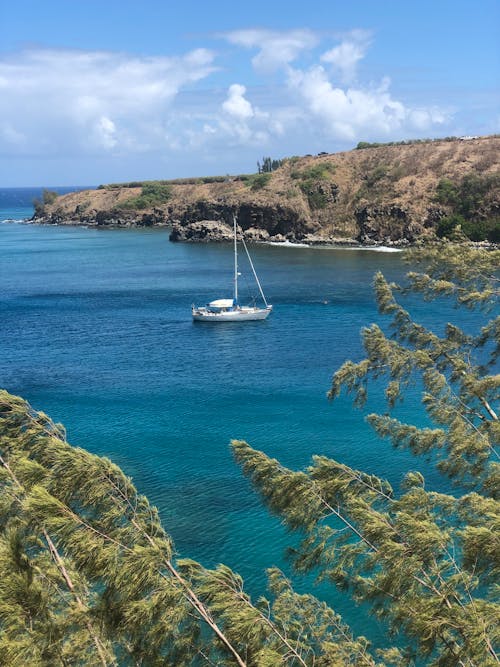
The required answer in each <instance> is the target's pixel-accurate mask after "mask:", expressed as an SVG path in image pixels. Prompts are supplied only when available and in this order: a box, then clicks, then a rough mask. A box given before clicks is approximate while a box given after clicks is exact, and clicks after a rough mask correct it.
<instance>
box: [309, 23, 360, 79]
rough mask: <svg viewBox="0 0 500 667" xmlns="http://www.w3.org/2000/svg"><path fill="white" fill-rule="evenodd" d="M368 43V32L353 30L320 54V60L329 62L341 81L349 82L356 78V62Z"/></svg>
mask: <svg viewBox="0 0 500 667" xmlns="http://www.w3.org/2000/svg"><path fill="white" fill-rule="evenodd" d="M369 45H370V33H368V32H367V31H364V30H353V31H352V32H351V33H349V35H347V36H346V37H345V38H344V39H343V40H342V42H341V43H340V44H339V45H338V46H335V47H334V48H333V49H330V50H329V51H327V52H326V53H324V54H323V55H322V56H321V61H322V62H325V63H329V64H331V65H332V66H333V68H334V70H337V71H338V72H339V74H340V78H341V81H343V82H344V83H349V82H351V81H353V80H354V79H355V78H356V68H357V65H358V62H359V61H360V60H362V59H363V58H364V57H365V55H366V52H367V50H368V47H369Z"/></svg>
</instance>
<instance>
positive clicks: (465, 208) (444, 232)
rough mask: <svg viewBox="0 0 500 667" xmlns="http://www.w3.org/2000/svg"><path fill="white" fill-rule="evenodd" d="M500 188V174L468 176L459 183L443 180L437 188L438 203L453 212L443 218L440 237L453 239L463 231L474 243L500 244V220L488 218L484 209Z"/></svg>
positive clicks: (439, 230) (438, 229) (439, 229)
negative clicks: (492, 194) (490, 197)
mask: <svg viewBox="0 0 500 667" xmlns="http://www.w3.org/2000/svg"><path fill="white" fill-rule="evenodd" d="M498 188H500V173H494V174H482V175H478V174H468V175H466V176H464V178H463V179H462V180H461V181H460V182H459V183H454V182H453V181H451V180H450V179H447V178H443V179H441V180H440V181H439V183H438V184H437V187H436V200H437V201H438V202H439V203H440V204H443V205H445V206H448V207H449V208H450V209H451V210H452V213H451V214H450V215H449V216H446V217H445V218H443V219H442V220H441V221H440V222H439V224H438V226H437V228H436V234H437V235H438V237H440V238H443V237H445V236H446V237H448V238H450V237H451V238H453V237H454V236H455V235H456V233H457V232H462V233H463V234H464V235H465V236H466V237H467V238H469V239H470V240H471V241H483V240H488V241H491V242H493V243H498V241H499V239H500V222H499V220H498V218H485V216H484V214H481V209H482V208H483V207H485V206H486V201H487V198H488V196H489V195H490V193H491V192H493V191H495V190H497V189H498Z"/></svg>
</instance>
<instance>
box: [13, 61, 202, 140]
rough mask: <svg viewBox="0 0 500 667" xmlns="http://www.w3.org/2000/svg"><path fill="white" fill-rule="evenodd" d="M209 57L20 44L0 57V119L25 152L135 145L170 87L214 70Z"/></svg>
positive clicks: (152, 134)
mask: <svg viewBox="0 0 500 667" xmlns="http://www.w3.org/2000/svg"><path fill="white" fill-rule="evenodd" d="M213 58H214V56H213V54H212V53H211V52H210V51H208V50H206V49H196V50H194V51H192V52H190V53H188V54H186V55H183V56H177V57H149V58H144V57H143V58H141V57H137V56H130V55H126V54H121V53H110V52H105V51H93V52H92V51H89V52H84V51H77V50H54V49H36V50H29V51H25V52H22V53H20V54H18V55H17V57H16V58H15V59H14V58H12V57H11V58H4V59H3V60H0V90H1V89H2V88H4V89H5V90H8V95H7V94H6V93H5V90H4V93H3V94H2V95H0V125H1V126H4V127H11V132H10V134H11V136H24V137H26V138H27V141H28V143H29V150H30V152H32V153H37V152H42V151H44V152H46V151H49V152H60V151H61V150H66V151H69V152H71V151H76V150H78V151H81V150H82V149H84V150H87V151H88V152H92V151H96V150H97V151H99V150H107V151H109V150H118V151H119V150H121V149H122V148H125V149H127V150H130V149H131V148H133V146H135V147H136V148H139V147H140V145H147V144H148V143H150V142H153V143H154V142H155V141H156V139H157V134H158V132H159V130H160V126H161V124H162V119H163V118H164V116H165V115H166V114H167V113H168V110H169V108H170V106H171V104H172V102H173V101H174V100H175V98H176V96H177V95H178V93H179V92H180V91H181V90H182V89H183V88H185V87H187V86H190V85H192V84H193V83H194V82H196V81H199V80H200V79H203V78H205V77H207V76H208V75H209V74H210V73H211V72H213V71H214V65H213ZM1 136H4V137H5V132H3V133H2V135H1ZM11 143H12V142H11ZM0 148H1V146H0ZM3 148H4V150H7V149H8V146H7V145H6V142H5V139H4V146H3Z"/></svg>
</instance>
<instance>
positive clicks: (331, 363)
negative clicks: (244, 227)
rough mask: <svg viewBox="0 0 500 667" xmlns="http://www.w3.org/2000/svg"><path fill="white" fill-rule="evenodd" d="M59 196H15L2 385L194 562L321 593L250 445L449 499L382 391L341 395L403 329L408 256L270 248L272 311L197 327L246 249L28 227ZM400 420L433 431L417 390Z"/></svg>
mask: <svg viewBox="0 0 500 667" xmlns="http://www.w3.org/2000/svg"><path fill="white" fill-rule="evenodd" d="M48 189H51V190H58V191H59V192H61V193H62V192H66V191H70V190H75V189H81V188H53V187H48ZM41 194H42V190H41V188H16V189H4V190H0V221H2V222H1V223H0V387H2V388H5V389H7V390H8V391H9V392H11V393H13V394H17V395H20V396H22V397H24V398H25V399H27V400H28V401H29V402H30V403H31V404H32V405H33V407H34V408H36V409H38V410H43V411H44V412H46V413H47V414H49V415H50V416H51V417H52V419H53V420H54V421H56V422H62V423H63V424H64V425H65V427H66V429H67V434H68V440H69V442H70V443H71V444H73V445H77V446H79V447H84V448H85V449H87V450H89V451H91V452H94V453H96V454H98V455H102V456H107V457H109V458H111V459H112V460H113V461H114V462H115V463H117V464H118V465H119V466H121V468H122V469H123V470H124V471H125V473H126V474H127V475H129V476H130V477H132V479H133V481H134V483H135V485H136V487H137V488H138V489H139V491H140V492H141V493H143V494H145V495H146V496H147V497H148V498H149V500H150V502H151V503H152V504H154V505H155V506H157V507H158V509H159V511H160V515H161V518H162V520H163V523H164V526H165V528H166V530H167V531H168V532H169V534H170V535H171V536H172V538H173V540H174V543H175V546H176V549H177V553H178V555H179V556H182V557H190V558H194V559H196V560H199V561H200V562H202V563H203V564H204V565H205V566H207V567H211V566H215V565H216V564H217V563H225V564H226V565H229V566H230V567H231V568H233V569H234V570H236V571H237V572H239V573H240V574H241V575H242V577H243V578H244V580H245V585H246V588H247V590H248V592H250V593H251V594H252V595H253V596H258V595H260V594H265V592H266V575H265V570H266V568H268V567H270V566H278V567H281V568H282V569H283V571H284V572H285V574H287V576H290V577H291V578H292V580H293V581H294V584H295V586H296V588H297V590H298V591H300V592H304V591H307V590H310V589H311V585H312V579H311V577H301V576H298V575H295V574H294V573H293V572H292V570H291V567H290V563H289V562H288V560H287V559H286V557H285V550H286V547H287V546H289V545H292V544H293V543H294V540H296V537H295V536H294V535H291V534H289V533H287V531H286V530H285V529H284V527H283V526H282V524H281V523H280V520H279V518H277V517H275V516H271V515H270V514H269V513H268V512H267V510H266V509H264V508H263V506H262V504H261V502H260V501H259V498H258V497H257V495H256V494H255V492H254V491H253V490H252V488H251V487H250V484H249V483H248V481H247V480H246V479H245V478H244V477H243V476H242V474H241V471H240V469H239V468H238V466H237V465H236V464H235V463H234V461H233V459H232V457H231V452H230V448H229V443H230V441H231V439H233V438H236V439H242V440H246V441H247V442H248V443H250V445H251V446H252V447H254V448H256V449H259V450H262V451H264V452H266V454H268V455H269V456H272V457H275V458H277V459H279V460H280V461H281V462H282V464H283V465H285V466H288V467H291V468H293V469H303V468H305V467H307V466H308V465H309V464H310V462H311V457H312V456H313V455H314V454H321V455H325V456H329V457H332V458H334V459H336V460H338V461H341V462H343V463H345V464H347V465H349V466H353V467H354V468H358V469H362V470H365V471H367V472H370V473H373V474H376V475H380V476H382V477H384V478H386V479H388V480H389V481H390V482H391V483H392V484H393V485H394V486H395V487H396V488H398V486H399V484H400V482H401V480H402V477H403V476H404V474H405V473H406V472H408V471H409V470H415V469H419V470H422V471H423V472H424V474H425V476H426V485H427V488H431V489H432V488H435V489H437V490H443V489H446V488H447V487H446V483H445V481H444V480H443V479H442V478H441V477H439V475H438V473H437V472H436V471H435V469H434V467H433V466H432V465H431V464H430V463H428V462H425V461H422V460H420V459H416V458H414V457H413V456H412V455H411V454H410V453H408V452H405V451H399V450H394V449H392V448H391V446H390V444H389V443H388V442H386V441H384V440H381V439H379V438H377V437H376V436H375V434H374V433H373V432H372V431H371V429H370V427H369V426H368V425H367V423H366V421H365V420H364V416H365V414H366V413H367V412H369V411H376V410H381V411H385V409H386V408H385V406H384V404H383V402H382V401H381V400H380V391H377V390H374V391H372V392H369V400H368V405H367V408H366V410H364V411H360V410H358V409H357V408H354V407H353V406H352V401H351V399H350V398H349V397H346V396H342V397H341V398H340V399H338V400H337V401H335V402H330V401H329V400H328V398H327V391H328V389H329V388H330V385H331V378H332V375H333V373H334V372H335V370H336V369H338V368H339V367H340V366H341V365H342V363H343V362H344V361H346V360H348V359H352V360H354V361H358V360H360V359H361V358H362V356H363V348H362V342H361V334H362V330H363V328H364V327H366V326H368V325H370V324H371V323H373V322H377V323H379V324H380V325H381V326H383V327H385V328H386V329H387V323H386V322H385V321H384V319H382V318H381V316H380V315H379V314H378V312H377V309H376V306H375V303H374V297H373V288H372V282H373V276H374V274H375V272H376V271H382V272H383V273H384V275H385V276H386V277H387V278H388V279H389V280H395V281H401V280H403V278H404V274H405V272H406V271H407V270H408V266H407V265H406V264H405V263H404V262H403V258H402V253H398V252H389V249H384V248H377V249H371V250H367V249H335V248H308V247H294V246H291V245H282V246H276V245H264V244H260V245H253V246H251V248H250V252H251V254H252V258H253V261H254V265H255V268H256V270H257V273H258V275H259V278H260V281H261V283H262V285H263V288H264V291H265V293H266V297H267V299H268V301H269V302H270V303H272V304H273V306H274V311H273V313H272V314H271V316H270V317H269V318H268V319H267V320H265V321H260V322H246V323H224V324H207V323H199V322H198V323H194V322H193V321H192V319H191V304H192V303H195V304H200V305H202V304H204V303H206V302H208V301H210V300H211V299H214V298H219V297H226V296H230V295H231V289H232V247H231V244H182V243H171V242H170V241H169V231H168V229H164V228H162V229H160V228H158V229H96V228H83V227H69V226H39V225H34V224H29V223H26V222H25V220H26V219H28V218H30V217H31V215H32V214H33V200H34V199H35V198H40V197H41ZM241 270H242V274H243V275H242V277H241V280H240V287H241V292H242V295H243V296H245V294H246V293H247V292H248V298H249V299H250V298H251V296H252V295H254V294H255V289H254V287H253V285H252V283H251V281H250V280H248V281H247V280H246V279H245V277H244V275H245V273H244V267H242V269H241ZM246 291H247V292H246ZM406 306H407V307H408V308H409V309H410V312H411V313H412V315H414V316H415V317H416V318H417V319H418V321H420V322H422V323H423V324H426V325H432V326H433V327H434V330H435V331H436V332H437V333H442V330H443V327H444V324H445V322H446V321H447V319H455V318H456V316H457V313H456V311H453V310H452V308H451V307H450V308H447V307H443V306H442V305H441V304H434V303H432V302H431V303H425V304H423V303H422V302H421V301H420V300H417V299H415V298H414V299H412V298H408V299H407V301H406ZM399 416H401V417H402V418H403V419H407V420H413V421H414V422H416V423H422V420H423V419H424V418H423V417H422V413H421V411H420V410H419V404H418V392H417V391H416V390H414V391H413V393H410V395H409V399H408V400H407V401H406V402H405V403H404V404H403V405H402V406H400V408H399ZM312 590H313V592H314V593H315V594H316V595H317V596H318V597H320V598H321V599H324V600H326V601H327V602H328V603H329V604H331V605H332V606H334V608H335V610H336V611H337V612H338V613H340V614H341V615H342V616H343V618H344V620H345V621H346V622H348V623H349V624H350V625H351V627H352V628H353V630H354V632H355V633H357V634H363V635H365V636H367V637H368V638H369V639H370V640H371V641H372V642H373V643H374V645H375V646H381V645H384V639H383V637H384V628H383V626H381V625H380V624H379V621H377V620H376V619H373V618H372V617H370V616H369V615H368V613H367V609H366V608H364V607H363V606H357V605H355V604H354V603H353V602H352V600H351V599H350V598H349V597H348V595H346V594H345V593H342V592H338V591H336V590H334V589H332V588H330V587H329V586H328V585H326V584H322V585H320V586H318V587H316V588H313V589H312Z"/></svg>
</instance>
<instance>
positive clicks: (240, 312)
mask: <svg viewBox="0 0 500 667" xmlns="http://www.w3.org/2000/svg"><path fill="white" fill-rule="evenodd" d="M233 234H234V292H233V298H232V299H215V301H210V303H207V305H206V306H199V307H197V306H195V305H193V306H192V307H191V310H192V313H193V320H194V321H195V322H248V321H250V320H265V319H266V317H268V315H269V314H270V313H271V311H272V309H273V307H272V306H271V305H270V304H268V303H267V301H266V297H265V296H264V292H263V291H262V287H261V284H260V282H259V279H258V277H257V274H256V272H255V269H254V266H253V262H252V259H251V257H250V253H249V252H248V248H247V246H246V243H245V241H244V239H243V238H242V239H241V244H242V246H243V248H244V249H245V252H246V255H247V257H248V262H249V264H250V267H251V269H252V273H253V276H254V278H255V282H256V283H257V286H258V288H259V292H260V295H261V297H262V300H263V301H264V307H263V308H259V307H258V306H256V305H253V306H241V305H240V303H239V301H238V276H239V275H240V273H239V272H238V241H237V224H236V216H234V217H233Z"/></svg>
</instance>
